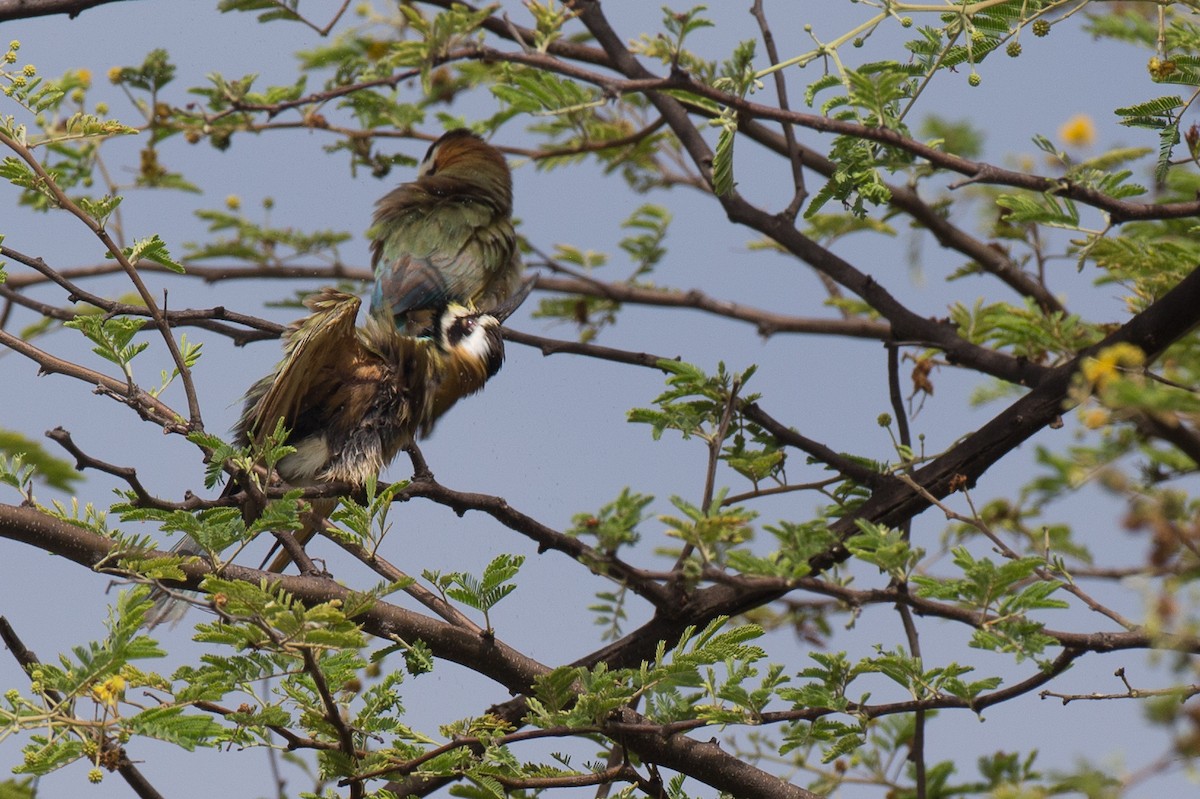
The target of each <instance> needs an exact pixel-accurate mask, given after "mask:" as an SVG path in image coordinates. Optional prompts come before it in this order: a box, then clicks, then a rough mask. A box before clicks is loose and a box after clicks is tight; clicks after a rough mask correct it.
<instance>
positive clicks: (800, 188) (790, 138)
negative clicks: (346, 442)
mask: <svg viewBox="0 0 1200 799" xmlns="http://www.w3.org/2000/svg"><path fill="white" fill-rule="evenodd" d="M750 14H751V16H753V17H754V19H755V21H756V22H757V23H758V29H759V31H760V32H761V33H762V39H763V46H764V47H766V49H767V59H768V60H769V61H770V62H771V63H772V64H778V63H779V61H780V58H779V50H778V49H777V48H776V47H775V34H774V33H772V32H771V26H770V24H768V22H767V12H766V11H765V10H764V9H763V3H762V0H754V4H753V5H752V6H751V7H750ZM771 78H772V79H773V80H774V82H775V96H776V98H777V99H778V100H779V107H780V108H782V109H783V110H785V111H786V110H787V109H788V96H787V77H786V75H785V74H784V71H783V70H782V69H777V70H775V71H774V72H773V73H771ZM782 127H783V137H784V142H785V144H786V145H787V150H786V151H785V152H786V156H787V159H788V163H789V164H791V166H792V183H793V195H792V201H791V202H790V203H788V207H787V208H785V209H784V210H783V215H784V216H785V217H787V218H788V219H793V220H794V219H795V218H796V214H798V213H800V207H801V206H802V205H804V200H805V198H806V197H808V190H807V189H805V188H804V161H803V160H802V159H801V150H800V148H799V147H798V146H797V144H796V131H795V128H794V127H793V126H792V125H791V123H789V122H784V123H783V124H782ZM921 799H923V798H921Z"/></svg>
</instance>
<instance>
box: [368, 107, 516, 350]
mask: <svg viewBox="0 0 1200 799" xmlns="http://www.w3.org/2000/svg"><path fill="white" fill-rule="evenodd" d="M367 235H368V236H369V237H370V238H371V240H372V241H371V267H372V269H374V271H375V287H374V290H373V291H372V294H371V313H372V315H391V316H393V317H395V319H396V322H397V325H399V326H402V327H404V328H405V329H407V330H408V331H409V332H421V331H423V330H425V329H427V327H428V326H429V324H430V323H431V317H432V314H431V313H430V312H429V311H428V309H431V308H439V307H441V306H443V305H444V304H446V303H449V302H457V303H460V304H462V305H468V306H473V307H475V308H477V309H479V310H480V311H487V310H489V309H491V308H492V307H494V306H495V305H497V304H499V303H501V302H503V301H504V300H505V299H507V298H508V297H510V296H511V295H512V294H513V292H515V291H516V290H517V287H518V286H519V285H520V282H521V257H520V253H519V252H518V251H517V243H516V242H517V238H516V233H515V232H514V231H513V225H512V173H511V172H510V171H509V168H508V163H507V162H506V161H505V160H504V155H503V154H502V153H501V152H500V151H499V150H497V149H496V148H495V147H492V146H491V145H490V144H487V143H486V142H484V141H483V139H481V138H479V137H478V136H476V135H475V134H474V133H472V132H471V131H469V130H466V129H465V128H458V129H456V130H451V131H449V132H448V133H445V134H444V135H442V137H441V138H439V139H438V140H437V141H435V142H434V143H433V144H432V145H431V146H430V148H429V151H428V152H427V153H426V154H425V158H424V159H423V160H422V161H421V166H420V167H419V168H418V170H417V179H416V180H415V181H413V182H411V183H405V184H403V185H401V186H399V187H398V188H396V189H395V190H393V191H391V192H389V193H388V194H387V195H385V196H384V197H383V199H381V200H380V201H379V203H378V205H377V207H376V210H375V220H374V223H373V224H372V226H371V228H370V230H368V231H367Z"/></svg>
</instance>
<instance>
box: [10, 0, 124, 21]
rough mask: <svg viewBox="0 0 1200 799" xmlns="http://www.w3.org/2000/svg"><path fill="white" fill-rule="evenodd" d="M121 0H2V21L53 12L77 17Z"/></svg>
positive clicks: (41, 15) (40, 15) (48, 14)
mask: <svg viewBox="0 0 1200 799" xmlns="http://www.w3.org/2000/svg"><path fill="white" fill-rule="evenodd" d="M119 2H121V0H0V22H6V21H7V20H10V19H29V18H30V17H46V16H50V15H51V14H66V15H67V16H68V17H70V18H71V19H75V18H76V17H77V16H79V15H80V14H82V13H83V12H84V11H87V10H88V9H89V8H95V7H96V6H102V5H105V4H106V3H119Z"/></svg>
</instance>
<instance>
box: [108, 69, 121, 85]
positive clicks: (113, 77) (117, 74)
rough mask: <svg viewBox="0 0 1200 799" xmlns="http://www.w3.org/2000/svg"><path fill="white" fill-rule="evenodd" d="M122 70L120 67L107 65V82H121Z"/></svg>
mask: <svg viewBox="0 0 1200 799" xmlns="http://www.w3.org/2000/svg"><path fill="white" fill-rule="evenodd" d="M123 71H124V70H123V69H122V68H121V67H109V69H108V80H109V82H110V83H120V82H121V73H122V72H123Z"/></svg>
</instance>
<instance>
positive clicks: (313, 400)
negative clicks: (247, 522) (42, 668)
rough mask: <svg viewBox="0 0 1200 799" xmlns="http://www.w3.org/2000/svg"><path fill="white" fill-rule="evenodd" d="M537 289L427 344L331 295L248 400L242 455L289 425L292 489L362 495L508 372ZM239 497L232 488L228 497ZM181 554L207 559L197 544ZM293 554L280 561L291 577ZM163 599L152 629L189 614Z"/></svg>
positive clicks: (323, 295)
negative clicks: (512, 335)
mask: <svg viewBox="0 0 1200 799" xmlns="http://www.w3.org/2000/svg"><path fill="white" fill-rule="evenodd" d="M531 288H532V281H526V282H525V283H524V284H523V285H522V286H521V288H520V290H518V291H517V292H516V293H514V294H513V295H512V296H510V297H508V299H507V300H506V301H505V302H503V303H501V304H499V305H497V306H495V307H493V308H492V309H491V310H490V311H489V312H487V313H481V312H479V311H476V310H474V309H473V308H471V307H469V306H464V305H460V304H458V303H450V304H447V305H444V306H443V308H442V309H441V310H440V312H438V313H437V314H436V316H435V317H434V322H435V324H434V325H433V327H432V329H430V330H429V331H428V333H429V334H428V335H422V336H413V335H410V334H407V333H404V332H402V331H401V330H399V329H397V327H396V325H395V323H394V322H393V320H392V319H391V318H390V317H385V316H378V315H374V314H371V315H368V317H367V320H366V324H365V325H364V326H362V327H356V325H355V320H356V317H357V315H358V310H359V306H360V305H361V301H360V300H359V298H358V297H356V296H354V295H353V294H346V293H344V292H341V291H338V290H336V289H331V288H326V289H323V290H321V291H320V292H318V293H316V294H314V295H313V296H311V297H309V298H308V299H307V300H306V301H305V305H306V306H307V307H308V308H309V310H310V311H312V313H311V314H309V315H308V316H306V317H304V318H303V319H301V320H299V321H298V322H295V323H293V324H292V326H291V327H290V328H289V329H288V330H287V332H285V333H284V358H283V360H282V361H280V363H279V364H278V365H277V366H276V367H275V369H274V371H272V372H271V374H269V375H267V376H266V377H264V378H262V379H261V380H259V381H258V382H257V383H255V384H254V385H253V386H252V387H251V388H250V390H249V392H247V394H246V403H245V406H244V408H243V410H242V415H241V418H240V419H239V420H238V422H237V425H236V426H235V427H234V434H235V439H236V441H237V442H238V443H239V444H240V445H242V446H245V445H248V444H251V443H253V444H261V443H263V441H265V439H266V438H267V436H269V435H270V434H271V433H272V432H273V431H274V430H275V428H276V426H277V425H279V424H280V422H282V424H283V426H284V427H285V428H286V429H287V430H288V431H289V433H288V437H287V439H286V441H285V443H286V444H287V445H289V446H291V447H294V448H295V451H294V452H291V453H289V454H287V455H285V456H284V457H283V458H281V459H280V460H279V462H278V463H277V464H276V467H275V468H276V471H277V472H278V474H279V476H280V477H281V478H282V479H283V480H284V481H285V482H287V483H288V484H290V485H292V486H298V487H305V486H311V485H316V484H319V483H325V482H344V483H350V484H351V485H354V486H356V487H361V486H362V485H363V484H365V483H366V482H367V480H368V479H370V478H371V477H373V476H376V475H378V474H379V473H380V471H382V470H383V468H384V467H385V466H387V465H388V464H389V463H390V462H391V461H392V459H393V458H395V457H396V454H397V453H398V452H399V451H400V450H401V449H403V448H404V447H406V446H408V445H410V444H412V443H413V442H414V441H415V440H416V439H418V438H421V437H424V436H426V435H428V434H429V433H430V432H431V431H432V429H433V426H434V423H435V422H436V421H437V420H438V418H440V417H441V416H442V414H444V413H445V412H446V411H448V410H449V409H450V407H451V406H453V405H454V404H455V403H456V402H457V401H458V400H460V399H462V398H463V397H466V396H470V395H471V394H474V393H476V392H477V391H479V390H480V389H482V388H483V386H484V384H485V383H486V382H487V381H488V379H489V378H491V377H492V376H493V375H495V374H496V373H497V372H498V371H499V370H500V367H501V365H502V364H503V362H504V342H503V339H502V338H501V337H500V324H501V322H503V321H504V319H505V318H507V317H508V315H509V314H511V313H512V312H513V311H514V310H515V309H516V308H517V306H519V305H520V304H521V302H523V301H524V299H525V297H526V296H527V295H528V294H529V290H530V289H531ZM236 489H237V487H236V485H235V484H234V483H233V482H232V481H231V483H230V485H229V487H228V488H227V493H231V492H232V491H235V490H236ZM335 504H336V500H334V499H317V500H315V501H313V503H312V505H313V514H312V515H313V517H315V518H314V519H312V520H310V523H306V525H305V529H304V530H303V531H301V532H300V533H298V534H297V538H298V539H299V541H300V543H301V544H303V543H305V542H306V541H307V540H308V539H309V538H311V537H312V535H313V534H314V533H315V532H316V529H317V526H318V525H319V524H320V520H321V519H323V518H325V517H327V516H328V515H329V513H330V512H331V511H332V510H333V507H334V505H335ZM175 551H176V552H183V553H185V554H199V550H198V548H197V547H196V546H195V544H194V542H192V540H191V539H186V538H185V539H183V540H182V541H181V542H180V543H179V544H178V545H176V548H175ZM289 562H290V558H289V557H288V555H287V553H286V552H281V553H279V556H278V557H277V558H276V559H275V560H274V561H273V562H272V563H271V566H270V569H271V571H282V570H283V569H284V568H285V567H286V566H287V564H288V563H289ZM173 604H174V603H173V600H172V599H171V598H170V597H168V596H166V595H161V596H160V597H159V598H158V599H157V601H156V607H155V608H154V609H152V610H151V611H150V614H149V615H148V617H147V621H148V624H149V625H150V626H154V625H156V624H159V623H161V622H163V621H167V620H170V619H173V618H177V616H178V613H179V611H181V610H182V608H178V607H172V605H173Z"/></svg>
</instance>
